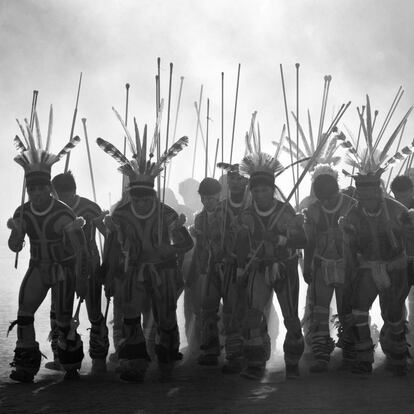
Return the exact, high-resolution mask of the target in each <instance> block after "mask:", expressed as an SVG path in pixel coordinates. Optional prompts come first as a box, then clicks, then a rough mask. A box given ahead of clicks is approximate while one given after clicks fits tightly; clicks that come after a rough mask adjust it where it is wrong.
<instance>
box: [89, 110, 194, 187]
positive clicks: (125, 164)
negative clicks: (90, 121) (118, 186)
mask: <svg viewBox="0 0 414 414" xmlns="http://www.w3.org/2000/svg"><path fill="white" fill-rule="evenodd" d="M112 109H113V111H114V112H115V115H116V117H117V118H118V120H119V121H120V123H121V125H122V127H123V129H124V132H125V135H126V137H127V141H128V143H129V146H130V149H131V152H132V159H131V160H128V158H127V157H126V156H125V155H123V154H122V152H121V151H119V150H118V149H117V148H116V147H115V146H114V145H112V144H111V143H109V142H108V141H105V140H104V139H102V138H98V139H97V140H96V142H97V144H98V145H99V147H100V148H101V149H102V150H104V151H105V152H106V153H107V154H109V155H110V156H111V157H112V158H114V159H115V160H116V161H117V162H118V163H119V164H120V167H118V171H120V172H121V173H122V174H124V175H126V176H127V177H128V178H129V188H130V189H133V188H153V187H154V180H155V178H156V177H157V176H158V175H159V174H160V172H161V171H162V170H163V169H164V164H165V163H167V162H168V161H169V160H170V159H171V158H173V157H175V156H176V155H177V154H178V153H179V152H180V151H181V150H182V149H183V148H184V147H185V146H187V145H188V138H187V137H182V138H180V139H179V140H178V141H176V142H175V143H174V144H173V145H172V146H171V147H170V148H169V149H168V150H167V151H165V152H164V154H162V156H161V157H160V158H159V159H158V160H154V152H155V149H156V143H157V135H158V129H159V124H160V118H161V111H160V112H159V114H158V116H157V123H156V127H155V131H154V135H153V139H152V143H151V145H150V147H149V155H148V159H147V125H145V127H144V133H143V135H142V140H141V136H140V133H139V130H138V125H137V121H136V119H135V118H134V128H135V142H134V141H133V139H132V137H131V134H130V133H129V131H128V128H127V127H126V125H125V123H124V121H123V120H122V118H121V116H120V115H119V113H118V112H117V111H116V110H115V109H114V108H112Z"/></svg>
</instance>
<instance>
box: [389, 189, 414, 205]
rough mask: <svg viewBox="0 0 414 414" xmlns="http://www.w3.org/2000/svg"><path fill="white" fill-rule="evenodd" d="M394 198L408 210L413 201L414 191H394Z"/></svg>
mask: <svg viewBox="0 0 414 414" xmlns="http://www.w3.org/2000/svg"><path fill="white" fill-rule="evenodd" d="M394 197H395V199H396V200H397V201H399V202H400V203H401V204H404V205H405V207H407V208H410V205H411V203H412V201H413V197H414V189H412V188H411V189H409V190H406V191H395V192H394Z"/></svg>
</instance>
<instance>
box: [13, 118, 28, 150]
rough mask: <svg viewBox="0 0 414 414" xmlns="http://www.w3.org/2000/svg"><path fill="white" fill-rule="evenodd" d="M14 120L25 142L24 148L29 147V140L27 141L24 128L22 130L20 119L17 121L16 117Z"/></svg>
mask: <svg viewBox="0 0 414 414" xmlns="http://www.w3.org/2000/svg"><path fill="white" fill-rule="evenodd" d="M16 121H17V125H19V129H20V132H21V133H22V136H23V139H24V142H25V144H26V148H29V147H30V145H29V141H28V139H27V136H26V132H25V130H24V128H23V125H22V124H21V123H20V121H19V120H18V119H16Z"/></svg>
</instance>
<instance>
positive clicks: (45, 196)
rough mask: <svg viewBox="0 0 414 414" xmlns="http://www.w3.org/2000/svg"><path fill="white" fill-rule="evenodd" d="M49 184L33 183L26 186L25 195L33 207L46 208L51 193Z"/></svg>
mask: <svg viewBox="0 0 414 414" xmlns="http://www.w3.org/2000/svg"><path fill="white" fill-rule="evenodd" d="M50 192H51V187H50V185H45V184H33V185H29V186H27V195H28V196H29V200H30V202H31V203H32V205H33V207H35V208H37V209H43V208H46V207H47V205H48V204H49V201H50V198H51V195H50Z"/></svg>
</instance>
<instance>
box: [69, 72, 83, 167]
mask: <svg viewBox="0 0 414 414" xmlns="http://www.w3.org/2000/svg"><path fill="white" fill-rule="evenodd" d="M81 84H82V72H81V73H80V76H79V84H78V93H77V95H76V104H75V109H74V111H73V117H72V126H71V128H70V137H69V141H71V140H72V138H73V133H74V131H75V124H76V115H77V114H78V103H79V94H80V89H81ZM69 161H70V152H68V154H67V155H66V162H65V172H68V170H69Z"/></svg>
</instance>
